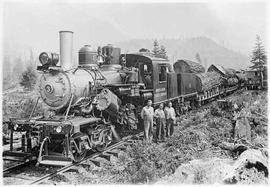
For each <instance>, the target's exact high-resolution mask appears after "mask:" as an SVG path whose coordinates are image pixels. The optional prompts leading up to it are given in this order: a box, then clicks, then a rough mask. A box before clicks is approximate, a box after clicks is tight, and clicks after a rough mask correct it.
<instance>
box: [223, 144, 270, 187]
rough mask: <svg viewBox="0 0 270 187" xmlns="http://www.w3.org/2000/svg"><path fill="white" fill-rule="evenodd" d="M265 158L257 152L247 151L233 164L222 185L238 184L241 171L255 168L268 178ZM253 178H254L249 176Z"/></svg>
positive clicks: (253, 150)
mask: <svg viewBox="0 0 270 187" xmlns="http://www.w3.org/2000/svg"><path fill="white" fill-rule="evenodd" d="M267 160H268V159H267V157H266V156H265V155H264V154H263V153H262V152H261V151H259V150H255V149H248V150H246V151H245V152H243V153H242V154H241V155H240V156H239V158H238V159H237V161H236V162H235V163H234V165H233V167H232V169H231V171H230V172H229V173H228V174H227V175H226V176H225V178H224V180H223V182H224V183H229V184H231V183H234V184H236V183H238V182H239V181H238V180H241V174H242V173H243V170H249V169H251V168H255V169H256V170H257V171H258V172H264V175H265V177H268V161H267ZM251 177H254V176H251Z"/></svg>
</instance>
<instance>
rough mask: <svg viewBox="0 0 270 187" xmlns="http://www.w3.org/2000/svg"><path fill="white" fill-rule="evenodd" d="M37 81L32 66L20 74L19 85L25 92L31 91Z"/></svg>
mask: <svg viewBox="0 0 270 187" xmlns="http://www.w3.org/2000/svg"><path fill="white" fill-rule="evenodd" d="M36 81H37V74H36V72H35V69H34V68H33V67H32V66H28V67H27V69H26V70H25V71H24V72H23V73H22V76H21V82H20V85H22V86H23V87H24V88H25V89H27V90H33V89H34V87H35V84H36Z"/></svg>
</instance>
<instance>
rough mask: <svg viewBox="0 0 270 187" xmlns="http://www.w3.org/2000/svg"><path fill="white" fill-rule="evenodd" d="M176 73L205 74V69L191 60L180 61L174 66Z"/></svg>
mask: <svg viewBox="0 0 270 187" xmlns="http://www.w3.org/2000/svg"><path fill="white" fill-rule="evenodd" d="M173 68H174V71H175V73H204V72H205V68H204V67H203V66H202V65H201V64H199V63H197V62H193V61H190V60H178V61H176V62H175V63H174V64H173Z"/></svg>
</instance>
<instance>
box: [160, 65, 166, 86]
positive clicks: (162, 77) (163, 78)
mask: <svg viewBox="0 0 270 187" xmlns="http://www.w3.org/2000/svg"><path fill="white" fill-rule="evenodd" d="M166 74H167V67H166V66H159V82H164V81H166Z"/></svg>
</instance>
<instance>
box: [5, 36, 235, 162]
mask: <svg viewBox="0 0 270 187" xmlns="http://www.w3.org/2000/svg"><path fill="white" fill-rule="evenodd" d="M59 35H60V56H59V55H58V54H56V53H48V52H43V53H41V54H40V56H39V60H40V62H41V66H38V67H37V70H38V71H39V72H40V73H41V77H40V80H39V82H38V89H39V93H40V98H41V99H42V101H43V102H44V103H45V104H46V105H48V106H49V108H50V113H49V115H47V116H45V117H42V118H35V117H33V116H32V114H33V112H34V110H35V107H36V106H35V107H34V108H33V111H32V113H31V114H30V117H29V119H11V120H10V123H9V129H10V132H11V133H10V134H11V137H10V140H11V141H10V150H9V151H5V152H4V156H5V155H9V156H10V155H12V156H20V157H22V158H24V159H28V160H32V159H36V158H37V160H38V164H49V165H65V164H67V163H70V162H78V161H80V160H82V159H83V158H84V157H85V156H86V155H87V152H89V151H90V150H94V151H102V150H104V149H105V148H106V147H107V146H108V145H110V144H111V143H112V142H113V141H115V140H118V139H119V135H118V131H117V130H116V129H119V128H118V127H119V126H126V127H128V128H129V129H130V130H133V129H136V128H138V124H141V123H140V121H141V119H140V117H139V116H140V115H139V113H140V111H141V109H142V107H143V105H144V104H145V103H146V102H147V100H149V99H151V100H152V101H153V105H154V107H156V106H157V105H159V104H160V103H167V102H169V101H171V102H172V103H173V105H174V107H175V108H176V111H177V113H178V114H179V115H180V114H181V112H183V111H185V110H189V109H191V108H194V107H198V106H200V105H201V104H203V103H205V102H207V101H209V100H211V99H214V98H216V97H220V96H222V95H225V94H228V93H231V92H232V91H234V90H236V89H237V88H238V85H236V84H233V85H229V84H223V83H222V81H218V82H217V83H216V84H214V85H212V86H210V87H207V88H205V87H204V79H205V77H204V76H199V75H196V74H194V73H190V72H181V71H177V66H178V65H179V62H175V63H174V66H172V64H171V63H170V62H169V60H166V59H162V58H156V57H154V56H153V55H151V53H149V52H139V53H130V54H121V49H120V48H117V47H114V46H112V45H107V46H104V47H102V48H101V47H99V48H98V50H97V51H96V50H93V48H92V47H91V46H90V45H85V46H84V47H82V48H81V49H80V50H79V54H78V56H79V58H78V64H76V63H75V62H74V61H73V53H72V51H73V47H72V46H73V32H71V31H60V32H59ZM59 57H60V65H58V61H59ZM180 65H181V64H180ZM38 100H39V98H38V99H37V103H38ZM14 132H23V135H22V139H21V141H22V142H21V146H19V148H14V147H13V141H12V137H13V133H14Z"/></svg>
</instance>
